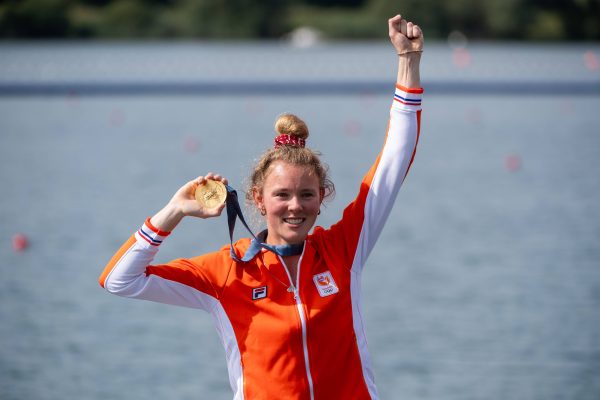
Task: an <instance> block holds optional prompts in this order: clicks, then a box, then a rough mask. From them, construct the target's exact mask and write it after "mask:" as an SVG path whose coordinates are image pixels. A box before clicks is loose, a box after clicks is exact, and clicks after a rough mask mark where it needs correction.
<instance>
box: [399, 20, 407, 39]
mask: <svg viewBox="0 0 600 400" xmlns="http://www.w3.org/2000/svg"><path fill="white" fill-rule="evenodd" d="M400 33H401V34H403V35H404V36H406V20H405V19H401V20H400Z"/></svg>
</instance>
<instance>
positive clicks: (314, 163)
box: [246, 114, 335, 203]
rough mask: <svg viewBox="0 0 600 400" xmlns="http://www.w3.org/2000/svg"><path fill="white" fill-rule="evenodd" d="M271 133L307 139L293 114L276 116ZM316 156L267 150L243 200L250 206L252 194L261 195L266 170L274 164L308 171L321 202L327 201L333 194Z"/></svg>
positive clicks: (293, 149)
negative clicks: (258, 193) (315, 178)
mask: <svg viewBox="0 0 600 400" xmlns="http://www.w3.org/2000/svg"><path fill="white" fill-rule="evenodd" d="M275 132H276V134H277V136H279V135H289V136H292V137H296V138H298V139H302V140H306V139H307V138H308V135H309V133H308V127H307V126H306V124H305V123H304V121H302V120H301V119H300V118H298V117H297V116H296V115H294V114H282V115H280V116H279V117H278V118H277V120H276V121H275ZM320 155H321V153H319V152H317V151H314V150H311V149H309V148H306V147H299V146H294V145H279V146H276V147H273V148H270V149H268V150H267V151H265V152H264V153H263V155H262V156H261V157H260V159H259V160H258V162H257V163H256V165H255V166H254V170H253V171H252V174H251V175H250V179H249V181H250V182H249V184H248V186H249V187H248V189H249V190H248V191H247V192H246V199H247V200H248V201H249V202H250V203H254V197H253V194H254V192H255V191H258V192H262V189H263V186H264V183H265V179H266V178H267V176H268V175H269V173H270V170H269V168H270V167H271V165H273V163H274V162H276V161H283V162H286V163H288V164H292V165H298V166H304V167H307V168H309V169H311V172H313V173H314V174H315V175H316V176H317V178H318V179H319V189H320V192H321V194H322V196H323V199H324V200H325V199H329V198H330V197H332V196H333V195H334V194H335V186H334V184H333V182H332V181H331V180H330V179H329V173H328V172H329V167H328V166H327V165H326V164H324V163H322V162H321V159H320Z"/></svg>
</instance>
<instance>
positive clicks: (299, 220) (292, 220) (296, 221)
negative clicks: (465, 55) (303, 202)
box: [283, 218, 304, 224]
mask: <svg viewBox="0 0 600 400" xmlns="http://www.w3.org/2000/svg"><path fill="white" fill-rule="evenodd" d="M283 220H284V221H285V222H287V223H289V224H301V223H302V221H304V218H284V219H283Z"/></svg>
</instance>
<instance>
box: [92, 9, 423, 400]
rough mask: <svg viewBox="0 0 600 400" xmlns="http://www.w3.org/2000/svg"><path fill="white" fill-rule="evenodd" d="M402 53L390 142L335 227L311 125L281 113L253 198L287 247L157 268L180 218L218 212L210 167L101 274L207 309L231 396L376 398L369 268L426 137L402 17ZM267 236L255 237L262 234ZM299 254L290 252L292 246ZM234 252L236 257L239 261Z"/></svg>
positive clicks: (410, 29) (411, 42)
mask: <svg viewBox="0 0 600 400" xmlns="http://www.w3.org/2000/svg"><path fill="white" fill-rule="evenodd" d="M388 24H389V34H390V39H391V41H392V44H393V45H394V47H395V49H396V52H397V53H398V55H399V64H398V78H397V85H396V93H395V96H394V101H393V104H392V108H391V111H390V122H389V127H388V132H387V135H386V137H385V143H384V146H383V149H382V151H381V153H380V154H379V156H378V157H377V159H376V161H375V163H374V165H373V166H372V167H371V169H370V170H369V171H368V172H367V174H366V175H365V177H364V178H363V180H362V182H361V185H360V190H359V193H358V195H357V197H356V199H355V200H354V201H353V202H352V203H351V204H350V205H348V206H347V207H346V209H345V210H344V213H343V216H342V218H341V220H340V221H339V222H338V223H336V224H334V225H333V226H331V227H330V228H329V229H323V228H321V227H316V228H315V229H314V231H313V232H312V233H309V232H310V230H311V229H312V228H313V225H314V224H315V221H316V219H317V216H318V214H320V205H321V202H322V201H323V199H324V198H325V197H327V196H328V195H329V194H331V193H332V192H333V185H332V184H331V183H330V181H329V179H328V178H327V173H326V169H325V168H324V167H323V165H322V164H321V162H320V160H319V157H318V155H317V154H316V153H315V152H313V151H311V150H309V149H307V148H305V147H304V140H305V139H306V137H307V136H308V129H307V128H306V125H305V124H304V123H303V122H302V121H301V120H300V119H299V118H297V117H295V116H293V115H284V116H282V117H280V119H279V120H278V122H277V124H276V129H277V130H278V133H279V136H277V138H276V140H275V141H276V144H275V148H273V149H271V150H268V151H267V152H266V153H265V154H264V155H263V157H262V159H261V160H260V161H259V162H258V164H257V166H256V168H255V171H254V173H253V174H252V177H251V185H250V188H249V190H248V192H247V193H248V197H249V199H250V200H251V201H252V202H253V203H254V204H255V205H256V207H257V208H258V210H259V211H260V213H261V214H262V215H264V217H265V219H266V224H267V230H266V231H265V232H263V234H262V237H261V240H264V241H265V242H266V243H267V244H269V245H280V246H283V247H285V248H287V249H288V250H289V249H292V253H286V255H284V256H281V255H277V254H275V253H273V252H272V251H267V250H264V249H263V250H260V251H255V252H253V253H251V254H250V256H249V257H250V260H249V261H247V262H243V261H237V260H239V257H242V256H244V255H246V256H248V254H249V253H248V251H247V250H249V248H250V249H252V248H253V246H251V244H252V241H251V240H250V239H241V240H239V241H238V242H236V243H234V244H233V245H232V246H233V253H234V254H233V255H232V254H231V253H230V246H229V245H228V246H225V247H223V248H222V249H221V250H220V251H217V252H215V253H209V254H205V255H201V256H199V257H195V258H192V259H179V260H174V261H171V262H169V263H167V264H164V265H150V264H151V262H152V260H153V259H154V257H155V255H156V253H157V251H158V248H159V246H160V244H161V243H162V242H163V240H164V239H165V238H166V237H167V236H168V235H169V233H170V232H171V231H172V230H173V229H174V228H175V227H176V226H177V224H178V223H179V222H180V221H181V219H182V218H183V217H187V216H193V217H199V218H210V217H215V216H218V215H219V214H220V213H221V211H222V210H223V207H224V206H223V205H221V206H220V207H218V208H216V209H214V210H207V209H203V208H202V207H201V206H200V205H199V204H198V203H197V202H196V200H195V198H194V191H195V189H196V187H197V186H198V185H202V184H204V183H205V182H206V181H207V180H217V181H222V182H224V183H226V180H225V179H223V178H222V177H221V176H219V175H213V174H208V175H206V176H200V177H198V178H197V179H195V180H193V181H190V182H188V183H186V184H185V185H184V186H183V187H182V188H181V189H179V190H178V191H177V192H176V193H175V195H174V196H173V198H172V199H171V200H170V201H169V203H168V204H167V205H166V206H165V207H164V208H163V209H162V210H161V211H159V212H158V213H157V214H156V215H154V216H153V217H152V218H150V219H148V220H147V221H146V222H145V223H144V225H143V226H142V227H141V228H140V230H139V231H137V232H136V233H135V234H134V235H133V236H132V237H131V238H130V239H129V240H128V241H127V242H125V244H124V245H123V246H122V247H121V249H120V250H119V251H118V252H117V253H116V254H115V255H114V256H113V258H112V259H111V260H110V262H109V263H108V265H107V266H106V268H105V270H104V272H103V273H102V275H101V277H100V284H101V285H102V286H103V287H104V288H106V289H107V290H108V291H109V292H111V293H114V294H118V295H121V296H125V297H133V298H140V299H146V300H153V301H159V302H163V303H169V304H175V305H181V306H187V307H194V308H199V309H203V310H205V311H207V312H209V313H210V314H211V316H212V317H213V319H214V323H215V326H216V328H217V331H218V333H219V335H220V337H221V340H222V343H223V346H224V347H225V352H226V357H227V367H228V371H229V379H230V383H231V387H232V389H233V391H234V398H235V399H376V398H378V395H377V390H376V388H375V385H374V379H373V373H372V368H371V363H370V360H369V354H368V350H367V343H366V338H365V334H364V329H363V320H362V315H361V304H360V295H361V291H360V277H361V272H362V267H363V265H364V263H365V261H366V258H367V256H368V255H369V252H370V251H371V249H372V248H373V246H374V244H375V241H376V239H377V237H378V236H379V233H380V232H381V229H382V227H383V224H384V222H385V220H386V218H387V216H388V214H389V212H390V210H391V208H392V205H393V202H394V199H395V197H396V194H397V192H398V189H399V188H400V186H401V184H402V182H403V180H404V178H405V176H406V174H407V172H408V169H409V167H410V164H411V162H412V159H413V157H414V154H415V149H416V145H417V140H418V134H419V124H420V122H419V121H420V109H421V106H420V105H421V100H420V99H421V93H422V92H423V90H422V89H421V88H420V78H419V63H420V57H421V52H422V48H423V35H422V33H421V30H420V28H419V27H418V26H417V25H414V24H412V23H411V22H408V21H406V20H405V19H402V18H401V16H400V15H397V16H395V17H393V18H391V19H390V20H389V21H388ZM259 236H260V235H259ZM294 249H297V250H298V252H296V253H294V252H293V250H294ZM236 259H237V260H236Z"/></svg>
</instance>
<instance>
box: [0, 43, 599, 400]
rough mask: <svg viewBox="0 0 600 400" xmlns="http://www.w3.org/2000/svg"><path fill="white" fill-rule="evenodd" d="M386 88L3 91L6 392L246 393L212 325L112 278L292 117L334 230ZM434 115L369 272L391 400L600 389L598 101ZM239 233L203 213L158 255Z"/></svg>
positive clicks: (0, 207)
mask: <svg viewBox="0 0 600 400" xmlns="http://www.w3.org/2000/svg"><path fill="white" fill-rule="evenodd" d="M346 50H347V48H346V47H342V48H340V49H338V50H337V51H339V54H343V53H345V52H346ZM530 50H531V52H535V51H536V48H534V47H533V48H531V49H530ZM20 51H24V52H25V53H26V49H25V50H20ZM540 51H541V52H542V53H544V54H545V50H544V49H542V50H540ZM594 51H596V53H597V49H595V50H594ZM487 52H488V53H489V54H488V58H486V60H487V61H486V62H490V61H489V60H490V58H489V57H491V59H492V60H493V59H494V57H496V59H499V54H498V53H497V52H496V53H494V51H493V49H491V50H487ZM58 54H60V52H59V53H58ZM580 55H581V54H580ZM31 57H34V56H31ZM331 57H332V55H331V54H329V53H328V55H327V56H323V58H322V59H320V58H318V57H317V58H315V59H314V62H315V64H316V65H318V64H319V63H322V64H323V65H328V63H329V61H330V60H331ZM431 57H432V58H434V59H435V58H436V57H438V58H439V59H443V55H441V54H439V53H435V54H433V55H432V56H431ZM67 58H68V57H67ZM58 59H60V57H58ZM426 61H427V58H425V59H424V62H426ZM57 62H59V61H57ZM448 62H451V61H448ZM559 64H560V63H559ZM127 65H129V64H127ZM324 68H325V67H324ZM448 68H451V67H448ZM430 71H431V72H430V73H431V75H429V77H431V78H435V76H434V72H435V71H432V70H430ZM586 73H589V71H587V72H586ZM461 74H464V71H463V72H461ZM25 75H26V76H25V77H23V78H22V79H23V80H25V78H27V76H30V75H27V73H25ZM550 76H552V74H550ZM594 76H595V78H594ZM484 78H485V76H484ZM592 79H596V80H597V79H599V78H598V76H597V74H596V75H592ZM390 82H391V83H390V93H389V95H379V94H371V95H367V94H363V95H348V96H338V95H330V96H302V97H295V96H287V95H286V96H277V95H271V96H253V95H250V94H249V95H244V96H196V97H195V96H187V97H178V96H146V97H142V96H132V97H127V96H125V97H115V96H100V97H81V96H76V95H72V96H65V97H60V96H55V97H10V96H8V97H7V96H5V97H0V163H1V164H0V165H1V168H0V187H1V188H2V195H1V196H0V226H1V228H2V229H0V260H2V261H1V262H0V268H1V273H2V279H0V321H1V323H0V398H1V399H3V400H12V399H42V400H45V399H82V398H83V399H91V400H100V399H127V400H136V399H148V398H155V399H230V398H231V391H230V389H229V384H228V379H227V373H226V367H225V357H224V352H223V350H222V348H221V344H220V342H219V339H218V337H217V335H216V333H215V331H214V329H213V327H212V325H211V324H212V322H211V320H210V318H209V317H208V316H207V315H205V314H204V313H202V312H198V311H195V310H188V309H183V308H176V307H172V306H166V305H161V304H154V303H150V302H144V301H133V300H127V299H122V298H119V297H116V296H111V295H108V294H107V293H105V292H104V291H103V290H102V289H101V288H100V287H99V286H98V283H97V277H98V275H99V273H100V272H101V270H102V268H103V266H104V265H105V263H106V262H107V261H108V259H109V258H110V257H111V255H112V254H113V253H114V252H115V251H116V249H117V248H118V247H119V246H120V244H121V243H122V242H123V241H124V240H125V239H126V238H127V237H128V236H129V235H130V234H131V233H132V232H133V231H134V230H136V229H137V228H138V226H139V225H140V224H141V223H142V222H143V220H144V219H145V218H146V217H147V216H149V215H151V214H153V213H154V212H156V211H157V210H159V209H160V208H161V207H162V206H163V205H164V204H165V203H166V202H167V201H168V199H169V198H170V196H171V194H172V193H173V192H174V191H175V190H176V189H177V188H178V187H179V186H180V185H181V184H182V183H183V182H185V181H186V180H188V179H190V178H192V177H194V176H197V175H199V174H203V173H205V172H207V171H218V172H220V173H222V174H224V175H226V176H228V177H229V179H230V181H231V183H232V184H233V185H234V186H236V187H237V188H240V189H241V188H243V184H244V179H245V177H246V176H247V173H248V168H249V165H251V162H252V160H253V159H254V158H255V157H256V156H257V155H258V154H259V153H260V152H261V151H262V150H263V149H264V148H266V147H267V146H269V145H270V143H271V140H272V138H271V137H272V123H273V121H274V119H275V117H276V115H278V114H279V113H282V112H286V111H291V112H294V113H296V114H298V115H300V116H302V117H303V118H304V119H305V120H306V121H307V123H308V124H309V127H310V128H311V137H310V141H309V142H310V145H311V146H312V147H314V148H317V149H319V150H321V151H322V152H323V154H324V158H325V160H326V161H327V162H328V163H329V164H330V166H331V171H332V176H333V180H334V182H335V183H336V186H337V190H338V194H337V196H336V198H335V200H333V201H332V202H331V203H329V204H328V205H327V207H326V208H325V209H324V210H323V213H322V215H321V216H320V220H319V223H320V224H322V225H324V226H328V225H329V224H331V223H332V222H334V221H335V220H336V218H337V217H338V215H339V213H340V211H341V209H342V208H343V207H344V206H345V204H346V203H347V202H348V201H350V200H351V199H352V198H353V196H354V195H355V193H356V190H357V184H358V182H359V180H360V178H361V177H362V174H363V173H364V172H365V171H366V169H367V168H368V167H369V166H370V163H371V162H372V161H373V160H374V157H375V155H376V154H377V152H378V151H379V148H380V146H381V143H382V140H383V134H384V132H385V128H386V123H387V117H388V110H389V105H390V104H391V96H392V93H393V81H392V80H390ZM423 104H424V106H423V107H424V111H423V124H422V135H421V141H420V143H419V147H418V153H417V158H416V160H415V163H414V165H413V168H412V169H411V172H410V174H409V176H408V178H407V180H406V182H405V186H404V187H403V189H402V191H401V193H400V196H399V198H398V201H397V204H396V206H395V208H394V210H393V212H392V214H391V216H390V219H389V221H388V224H387V225H386V228H385V230H384V232H383V234H382V236H381V239H380V241H379V243H378V244H377V246H376V248H375V250H374V251H373V253H372V255H371V258H370V259H369V262H368V265H367V268H366V270H365V274H364V278H363V279H364V280H363V293H364V295H363V298H364V309H365V319H366V325H367V336H368V339H369V347H370V351H371V355H372V358H373V363H374V367H375V373H376V382H377V384H378V388H379V391H380V394H381V396H382V398H384V399H415V400H417V399H420V400H423V399H431V400H434V399H436V400H437V399H455V400H464V399H497V400H504V399H536V400H548V399H550V400H552V399H556V400H559V399H561V400H562V399H586V400H587V399H590V400H592V399H593V400H595V399H598V398H600V314H599V311H598V310H599V309H600V246H599V245H598V243H599V239H600V208H599V207H598V203H599V200H600V179H598V171H600V135H599V133H598V132H599V131H600V130H599V126H600V116H599V114H598V110H599V109H600V98H599V97H594V96H583V97H582V96H576V95H563V94H561V93H557V94H556V96H544V97H542V96H527V95H525V96H518V97H516V96H506V95H505V96H495V95H493V94H489V95H478V96H452V95H444V96H436V95H430V96H428V95H427V93H426V95H425V99H424V103H423ZM18 232H23V233H24V234H26V235H27V236H28V238H29V240H30V246H29V248H28V249H27V250H26V251H24V252H20V253H19V252H15V251H13V249H12V247H11V240H12V237H13V235H14V234H16V233H18ZM240 234H241V231H240ZM227 240H228V238H227V228H226V223H225V220H224V219H223V218H220V219H218V220H209V221H197V220H186V221H184V222H183V223H182V224H181V225H180V226H179V227H178V229H177V230H176V231H175V233H174V234H173V235H171V236H170V237H169V240H168V243H165V245H164V246H163V247H162V248H161V252H160V253H159V255H158V261H167V260H170V259H172V258H175V257H187V256H193V255H197V254H199V253H202V252H206V251H212V250H214V249H216V248H217V247H219V246H221V245H222V244H224V243H226V241H227Z"/></svg>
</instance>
